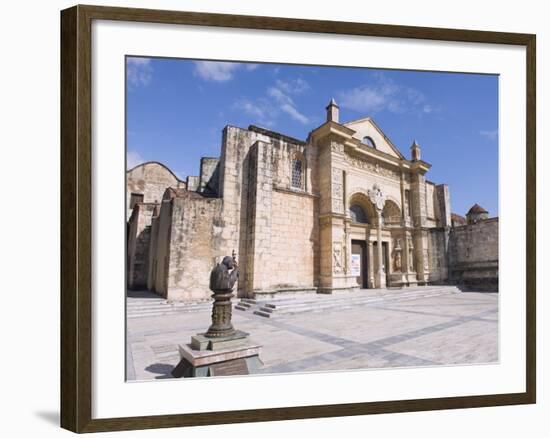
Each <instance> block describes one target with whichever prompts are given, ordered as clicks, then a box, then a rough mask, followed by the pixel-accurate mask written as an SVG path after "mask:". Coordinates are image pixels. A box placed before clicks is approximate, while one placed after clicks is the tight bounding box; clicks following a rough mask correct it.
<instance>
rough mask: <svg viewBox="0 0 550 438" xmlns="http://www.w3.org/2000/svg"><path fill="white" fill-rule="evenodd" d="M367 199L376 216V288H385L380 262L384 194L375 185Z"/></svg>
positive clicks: (384, 277)
mask: <svg viewBox="0 0 550 438" xmlns="http://www.w3.org/2000/svg"><path fill="white" fill-rule="evenodd" d="M368 193H369V198H370V200H371V202H372V204H373V205H374V207H375V209H376V215H377V224H376V225H377V227H376V241H377V246H378V249H377V250H378V270H377V272H376V287H379V288H385V287H386V275H385V273H384V268H383V267H382V265H383V260H382V254H383V252H382V210H383V208H384V203H385V199H384V194H383V193H382V190H380V187H378V185H377V184H375V185H373V186H372V189H370V190H369V192H368Z"/></svg>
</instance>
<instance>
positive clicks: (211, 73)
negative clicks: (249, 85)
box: [195, 61, 240, 82]
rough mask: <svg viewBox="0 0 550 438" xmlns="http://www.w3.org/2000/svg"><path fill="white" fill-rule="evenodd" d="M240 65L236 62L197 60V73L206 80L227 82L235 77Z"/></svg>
mask: <svg viewBox="0 0 550 438" xmlns="http://www.w3.org/2000/svg"><path fill="white" fill-rule="evenodd" d="M239 67H240V64H237V63H234V62H217V61H196V62H195V74H196V75H197V76H199V77H200V78H202V79H204V80H205V81H215V82H226V81H229V80H230V79H233V75H234V73H235V70H237V69H238V68H239Z"/></svg>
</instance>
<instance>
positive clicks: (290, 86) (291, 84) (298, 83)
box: [275, 78, 309, 94]
mask: <svg viewBox="0 0 550 438" xmlns="http://www.w3.org/2000/svg"><path fill="white" fill-rule="evenodd" d="M275 84H276V85H277V88H278V89H280V90H282V91H284V92H285V93H288V94H300V93H303V92H304V91H307V90H309V84H308V83H307V82H306V81H304V80H303V79H301V78H298V79H292V80H290V81H282V80H280V79H277V81H275Z"/></svg>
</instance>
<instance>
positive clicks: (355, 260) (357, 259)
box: [351, 254, 361, 277]
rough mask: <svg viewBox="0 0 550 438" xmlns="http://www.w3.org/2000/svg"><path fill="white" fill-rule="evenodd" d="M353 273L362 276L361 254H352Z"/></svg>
mask: <svg viewBox="0 0 550 438" xmlns="http://www.w3.org/2000/svg"><path fill="white" fill-rule="evenodd" d="M351 275H353V276H355V277H360V276H361V254H352V255H351Z"/></svg>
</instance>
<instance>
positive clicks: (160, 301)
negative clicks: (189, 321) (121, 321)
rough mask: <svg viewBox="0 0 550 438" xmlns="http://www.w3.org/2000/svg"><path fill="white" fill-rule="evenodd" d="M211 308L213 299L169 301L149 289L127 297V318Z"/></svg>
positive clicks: (175, 313)
mask: <svg viewBox="0 0 550 438" xmlns="http://www.w3.org/2000/svg"><path fill="white" fill-rule="evenodd" d="M136 295H137V294H136ZM211 309H212V300H205V301H196V302H176V301H168V300H167V299H165V298H163V297H161V296H158V295H156V294H154V293H153V292H147V291H140V292H139V295H137V296H131V295H130V294H129V295H128V296H127V297H126V317H127V318H147V317H155V316H167V315H177V314H180V313H188V312H200V311H209V310H211Z"/></svg>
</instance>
